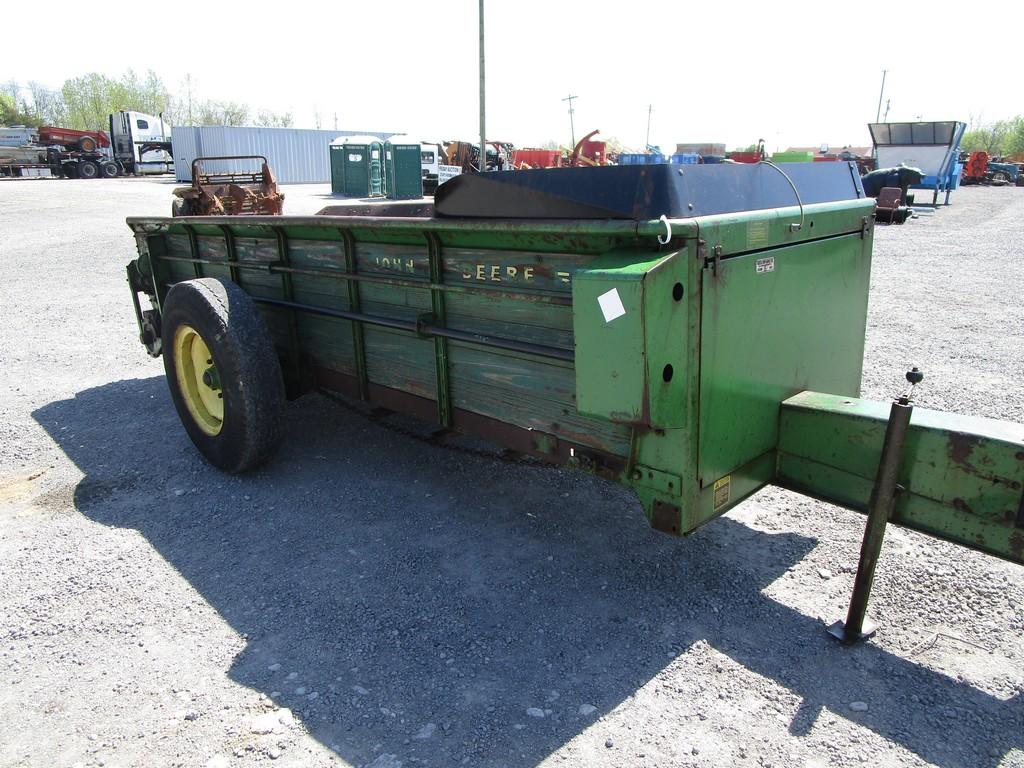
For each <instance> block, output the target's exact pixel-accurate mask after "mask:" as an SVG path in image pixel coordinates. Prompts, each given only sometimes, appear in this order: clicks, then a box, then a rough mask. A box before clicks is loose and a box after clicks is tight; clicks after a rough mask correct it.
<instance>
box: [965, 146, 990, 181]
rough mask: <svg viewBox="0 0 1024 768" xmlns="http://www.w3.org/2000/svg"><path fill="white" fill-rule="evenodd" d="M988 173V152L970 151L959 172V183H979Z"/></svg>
mask: <svg viewBox="0 0 1024 768" xmlns="http://www.w3.org/2000/svg"><path fill="white" fill-rule="evenodd" d="M987 173H988V152H971V156H970V157H969V158H968V159H967V162H966V163H965V164H964V170H963V172H962V173H961V174H960V183H961V184H981V183H982V182H983V181H985V178H986V174H987Z"/></svg>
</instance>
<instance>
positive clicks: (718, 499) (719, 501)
mask: <svg viewBox="0 0 1024 768" xmlns="http://www.w3.org/2000/svg"><path fill="white" fill-rule="evenodd" d="M731 479H732V475H726V476H725V477H723V478H722V479H721V480H715V501H714V511H715V512H717V511H718V510H720V509H721V508H722V507H724V506H725V505H726V504H728V503H729V487H730V485H731V483H730V481H731Z"/></svg>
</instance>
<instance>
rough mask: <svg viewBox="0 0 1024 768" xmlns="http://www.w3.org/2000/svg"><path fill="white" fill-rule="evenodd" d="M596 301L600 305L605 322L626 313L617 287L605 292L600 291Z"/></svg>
mask: <svg viewBox="0 0 1024 768" xmlns="http://www.w3.org/2000/svg"><path fill="white" fill-rule="evenodd" d="M597 303H598V304H600V305H601V314H602V315H604V321H605V322H606V323H610V322H611V321H612V320H614V319H615V318H617V317H622V316H623V315H624V314H626V308H625V307H624V306H622V299H621V298H619V289H618V288H612V289H611V290H610V291H608V292H607V293H602V294H601V295H600V296H598V297H597Z"/></svg>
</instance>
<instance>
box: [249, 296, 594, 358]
mask: <svg viewBox="0 0 1024 768" xmlns="http://www.w3.org/2000/svg"><path fill="white" fill-rule="evenodd" d="M251 298H252V300H253V301H255V302H256V303H257V304H266V305H267V306H270V307H282V308H285V309H295V310H298V311H300V312H308V313H309V314H311V315H322V316H323V317H336V318H339V319H341V320H355V321H358V322H361V323H366V324H367V325H379V326H381V327H383V328H393V329H395V330H398V331H409V332H410V333H415V334H416V335H418V336H422V337H425V338H433V337H436V336H441V337H444V338H446V339H452V340H454V341H464V342H466V343H468V344H479V345H480V346H482V347H493V348H495V349H506V350H508V351H510V352H522V353H524V354H528V355H537V356H538V357H547V358H550V359H552V360H564V361H567V362H572V361H573V360H574V359H575V353H574V352H573V350H571V349H561V348H559V347H549V346H546V345H544V344H533V343H531V342H528V341H516V340H514V339H505V338H501V337H498V336H483V335H480V334H476V333H469V332H467V331H456V330H453V329H451V328H441V327H439V326H436V325H434V324H433V323H426V322H412V321H409V320H395V319H393V318H390V317H380V316H379V315H366V314H363V313H361V312H348V311H346V310H343V309H327V308H326V307H314V306H311V305H309V304H299V303H297V302H291V301H281V300H280V299H270V298H266V297H263V296H252V297H251Z"/></svg>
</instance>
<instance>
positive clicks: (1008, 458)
mask: <svg viewBox="0 0 1024 768" xmlns="http://www.w3.org/2000/svg"><path fill="white" fill-rule="evenodd" d="M889 408H890V405H889V404H888V403H882V402H875V401H870V400H860V399H857V398H853V397H839V396H836V395H831V394H822V393H819V392H802V393H800V394H798V395H796V396H794V397H791V398H789V399H788V400H786V401H785V402H784V403H783V404H782V412H781V417H780V432H779V447H778V477H777V480H776V482H778V483H779V484H780V485H783V486H785V487H787V488H792V489H794V490H797V491H800V492H801V493H807V494H809V495H812V496H816V497H818V498H822V499H825V500H827V501H831V502H834V503H836V504H840V505H842V506H845V507H849V508H851V509H856V510H859V511H864V510H866V508H867V505H868V500H869V498H870V496H871V488H872V486H873V484H874V478H875V474H876V472H877V470H878V461H879V458H880V456H881V451H882V442H883V438H884V436H885V428H886V423H887V421H888V418H889ZM898 482H899V485H901V486H902V487H903V488H904V489H905V490H904V491H903V492H901V493H899V494H898V495H897V497H896V504H895V508H894V510H893V515H892V521H893V522H895V523H899V524H900V525H905V526H907V527H909V528H914V529H917V530H919V531H923V532H925V533H929V534H931V535H933V536H937V537H939V538H942V539H946V540H948V541H952V542H954V543H956V544H962V545H964V546H967V547H971V548H973V549H978V550H981V551H983V552H988V553H989V554H992V555H996V556H997V557H1002V558H1005V559H1007V560H1012V561H1014V562H1017V563H1024V490H1022V489H1024V426H1021V425H1018V424H1010V423H1007V422H999V421H993V420H990V419H981V418H973V417H968V416H958V415H954V414H947V413H941V412H939V411H931V410H928V409H925V408H914V413H913V415H912V417H911V421H910V430H909V432H908V433H907V438H906V445H905V449H904V461H903V466H902V469H901V471H900V476H899V481H898Z"/></svg>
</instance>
